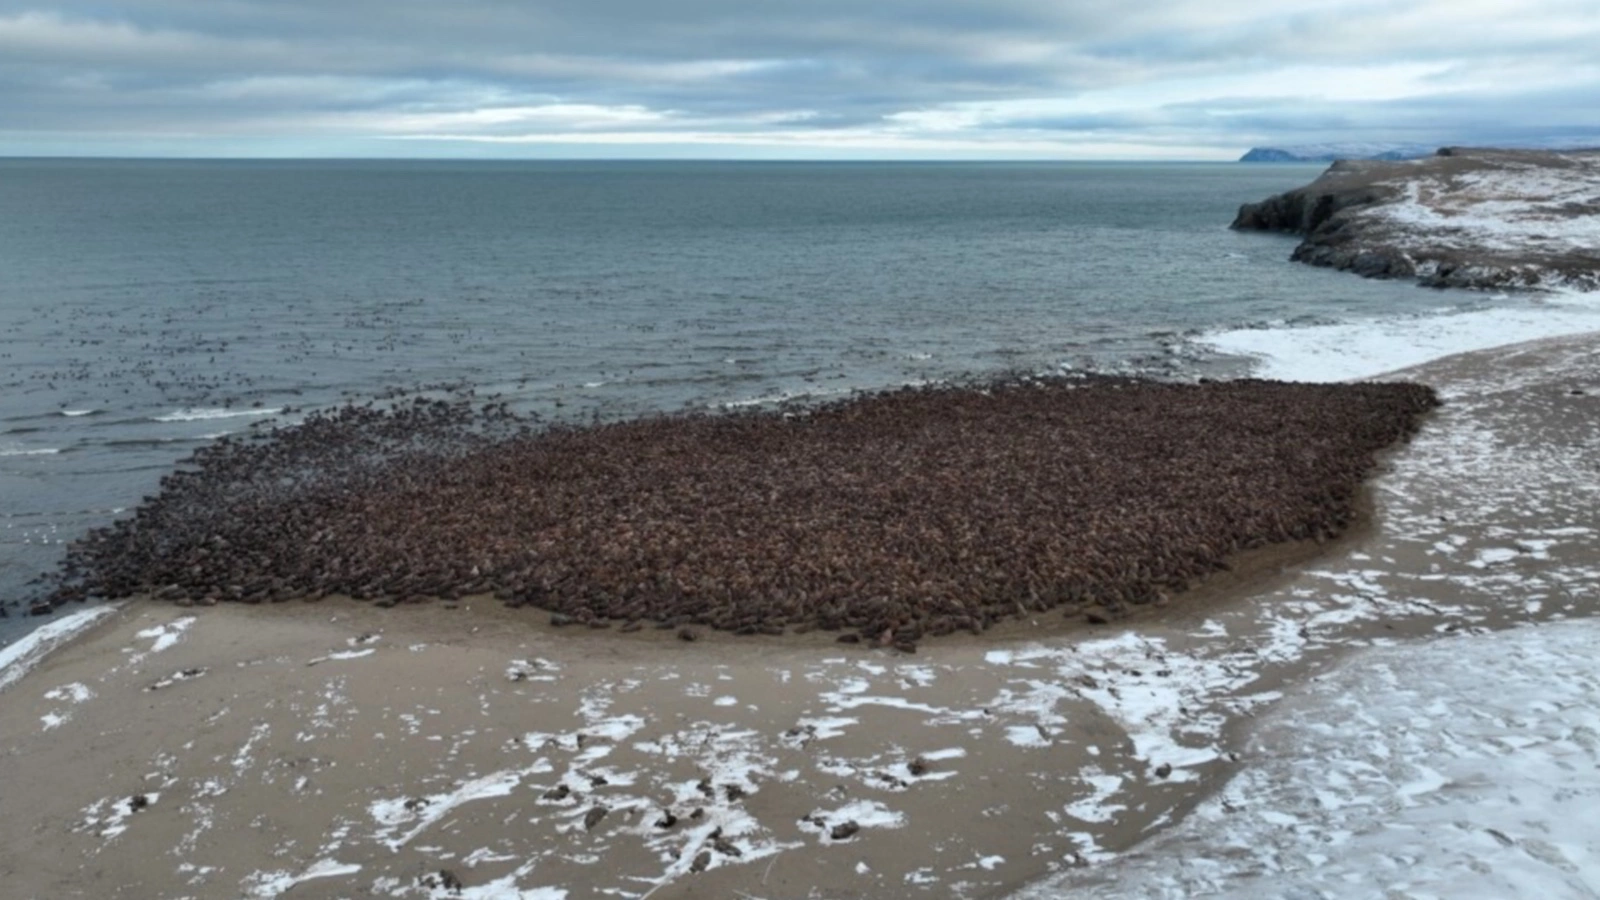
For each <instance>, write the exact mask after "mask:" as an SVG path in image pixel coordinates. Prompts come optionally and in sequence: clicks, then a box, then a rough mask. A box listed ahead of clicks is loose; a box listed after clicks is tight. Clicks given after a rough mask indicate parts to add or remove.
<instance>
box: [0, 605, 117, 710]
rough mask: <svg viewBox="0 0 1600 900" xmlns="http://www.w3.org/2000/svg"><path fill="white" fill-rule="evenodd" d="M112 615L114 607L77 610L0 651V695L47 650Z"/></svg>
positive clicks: (34, 664) (1, 648)
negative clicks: (0, 692)
mask: <svg viewBox="0 0 1600 900" xmlns="http://www.w3.org/2000/svg"><path fill="white" fill-rule="evenodd" d="M116 611H117V607H116V606H95V607H90V608H88V609H81V610H79V611H77V612H75V613H73V614H71V615H68V616H62V617H61V618H59V619H55V620H53V621H50V622H46V623H45V624H43V625H40V626H39V627H38V628H35V629H34V630H32V631H30V632H28V633H27V634H25V635H23V636H22V637H20V638H18V639H17V640H16V641H15V642H13V643H10V644H7V645H6V646H4V647H0V691H3V690H5V689H6V688H8V687H10V686H11V685H12V684H15V683H16V682H17V681H18V680H19V679H21V678H22V676H24V675H26V674H28V670H30V669H32V668H33V667H34V666H36V665H38V664H39V661H40V660H41V659H44V657H45V655H46V654H47V653H49V652H50V651H51V650H54V649H55V648H57V647H59V646H61V645H62V644H64V643H66V642H67V641H68V640H71V639H72V637H73V636H74V635H76V634H77V633H78V632H80V631H83V630H84V629H85V628H88V627H89V626H90V625H93V624H94V623H96V622H98V621H100V620H101V619H102V618H105V617H106V616H108V615H110V614H112V613H113V612H116Z"/></svg>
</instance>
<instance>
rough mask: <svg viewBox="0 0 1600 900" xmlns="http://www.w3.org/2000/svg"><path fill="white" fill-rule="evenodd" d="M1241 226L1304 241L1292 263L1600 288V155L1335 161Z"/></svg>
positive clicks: (1454, 279) (1463, 154)
mask: <svg viewBox="0 0 1600 900" xmlns="http://www.w3.org/2000/svg"><path fill="white" fill-rule="evenodd" d="M1232 227H1233V228H1235V229H1240V230H1259V231H1280V232H1287V233H1290V234H1298V235H1302V236H1303V237H1304V238H1305V240H1304V241H1302V242H1301V243H1300V245H1299V246H1298V247H1296V248H1295V250H1294V254H1293V256H1292V258H1293V259H1295V260H1296V261H1299V262H1304V263H1309V264H1311V265H1315V266H1327V267H1330V268H1335V269H1346V270H1349V271H1353V272H1355V273H1357V274H1359V275H1365V276H1367V277H1369V278H1416V279H1418V280H1419V281H1420V282H1421V283H1422V284H1425V285H1430V286H1434V287H1469V288H1494V289H1505V288H1513V289H1515V288H1521V289H1535V290H1557V289H1564V290H1585V291H1588V290H1596V289H1600V150H1575V151H1552V150H1491V149H1473V148H1461V147H1446V148H1444V149H1441V150H1439V151H1437V152H1436V153H1435V154H1433V155H1431V156H1429V157H1427V158H1423V159H1412V160H1370V159H1369V160H1355V159H1346V160H1340V161H1338V162H1335V163H1334V164H1333V165H1332V166H1330V167H1329V168H1328V170H1327V171H1326V172H1324V173H1323V174H1322V176H1321V177H1319V178H1317V179H1316V180H1315V181H1313V182H1311V183H1310V184H1308V185H1306V186H1305V187H1301V188H1297V189H1295V190H1292V191H1288V192H1287V193H1283V194H1279V195H1277V196H1275V197H1269V198H1267V199H1266V200H1263V201H1261V202H1259V203H1246V204H1245V205H1244V206H1242V207H1241V208H1240V209H1239V215H1238V216H1237V217H1236V218H1235V219H1234V221H1233V226H1232Z"/></svg>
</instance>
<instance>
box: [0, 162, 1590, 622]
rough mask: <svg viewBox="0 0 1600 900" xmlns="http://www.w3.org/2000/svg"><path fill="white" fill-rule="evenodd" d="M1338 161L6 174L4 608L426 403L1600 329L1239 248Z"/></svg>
mask: <svg viewBox="0 0 1600 900" xmlns="http://www.w3.org/2000/svg"><path fill="white" fill-rule="evenodd" d="M1320 168H1321V167H1320V166H1245V165H1237V164H1183V165H1174V164H1110V163H1062V164H902V163H895V164H859V163H831V164H830V163H820V164H819V163H711V162H705V163H682V162H660V163H643V162H609V163H591V162H582V163H580V162H530V163H488V162H473V163H455V162H326V161H324V162H318V161H305V162H220V161H210V162H193V161H104V160H95V161H63V160H54V161H51V160H0V275H3V277H0V602H10V601H17V600H21V599H25V598H26V597H27V596H28V595H29V592H30V590H31V589H30V587H29V582H30V580H32V579H33V578H34V577H36V576H37V575H38V574H39V573H41V572H42V571H45V570H47V569H49V568H50V567H52V566H53V565H54V564H55V562H56V560H57V559H58V558H59V556H60V554H61V553H62V550H63V545H64V543H65V542H67V541H70V540H71V539H73V538H74V537H76V536H78V535H80V534H82V533H83V532H84V531H85V530H86V529H88V528H91V527H94V526H99V525H104V524H106V523H108V522H110V521H113V520H114V519H115V518H116V517H117V516H119V515H125V514H126V510H128V509H129V508H131V507H132V506H134V505H136V504H137V503H138V502H139V500H140V498H141V497H142V496H144V495H146V494H148V493H151V492H153V491H154V490H155V488H156V486H157V482H158V480H159V478H160V477H161V475H162V474H164V473H166V472H167V471H170V470H171V468H172V467H173V466H174V464H176V463H177V462H178V461H179V460H181V459H183V458H184V457H186V456H188V455H189V454H190V453H192V452H193V451H194V449H196V448H197V447H198V446H201V445H202V444H203V443H205V442H207V441H210V440H214V439H215V438H216V437H217V436H219V435H222V434H230V433H239V432H241V431H245V430H248V429H249V428H251V427H252V426H254V425H256V424H258V423H263V422H267V421H292V420H293V419H294V417H295V415H297V413H298V412H299V411H301V410H307V409H314V408H318V407H324V406H329V405H333V404H338V403H341V402H346V401H357V402H364V401H366V400H370V399H373V398H378V397H383V396H385V395H387V394H388V393H389V392H392V391H395V390H416V389H424V388H431V387H439V386H443V385H451V386H458V387H459V386H470V387H472V388H473V389H474V390H476V391H477V392H478V393H479V395H486V394H501V395H503V397H504V398H505V399H507V400H509V401H510V402H511V404H512V405H513V406H514V407H515V408H518V409H522V410H526V411H535V412H538V413H540V414H543V415H546V416H551V417H568V418H587V417H594V416H600V417H607V418H611V417H626V416H634V415H639V414H644V413H649V412H652V411H670V410H677V409H682V408H686V407H687V408H717V407H720V406H724V405H749V404H760V403H767V402H773V401H775V400H778V399H783V398H794V397H801V398H804V397H819V398H825V397H832V396H840V395H843V394H847V393H849V392H850V391H853V390H861V389H872V388H880V387H886V386H891V385H896V384H903V383H908V382H918V381H923V380H928V379H941V378H950V377H959V376H962V375H966V374H974V373H977V374H982V373H990V372H997V371H1002V370H1015V369H1024V370H1031V371H1051V370H1059V369H1062V368H1075V369H1098V370H1111V371H1138V372H1146V373H1150V374H1154V375H1158V376H1161V377H1179V378H1187V377H1195V376H1197V375H1201V374H1209V375H1231V374H1243V373H1246V372H1249V371H1252V370H1256V371H1263V372H1268V373H1270V374H1272V375H1274V376H1275V377H1297V376H1296V372H1297V371H1299V370H1297V369H1296V368H1295V365H1296V361H1297V360H1316V361H1317V365H1316V366H1314V367H1312V368H1310V369H1306V370H1305V373H1304V374H1302V375H1301V376H1300V377H1355V376H1359V375H1362V374H1369V373H1371V372H1376V371H1383V370H1384V369H1385V368H1393V367H1394V365H1385V363H1388V362H1395V363H1396V365H1399V364H1406V363H1409V362H1414V361H1420V360H1416V359H1412V358H1410V357H1412V356H1416V355H1417V354H1419V353H1420V354H1422V355H1423V356H1424V357H1426V356H1427V355H1428V354H1434V355H1437V354H1438V353H1441V352H1447V351H1450V350H1458V349H1470V347H1471V346H1487V345H1489V344H1493V343H1499V342H1503V339H1509V338H1503V339H1501V338H1502V335H1501V334H1500V333H1499V325H1498V324H1497V323H1502V322H1503V321H1505V318H1504V317H1506V316H1512V317H1522V318H1521V319H1518V321H1524V320H1526V321H1525V322H1524V324H1525V325H1526V330H1527V331H1528V333H1529V334H1531V336H1541V335H1542V334H1543V333H1563V332H1566V331H1572V330H1580V329H1579V324H1581V323H1578V324H1575V323H1574V322H1572V321H1568V320H1566V319H1563V318H1562V316H1568V317H1569V318H1570V317H1571V316H1574V315H1576V316H1578V318H1579V319H1582V320H1583V321H1590V320H1593V321H1595V322H1596V324H1595V325H1594V326H1592V327H1600V319H1597V318H1595V316H1594V311H1593V310H1592V309H1590V308H1589V307H1587V306H1582V307H1581V308H1579V309H1578V311H1577V312H1576V313H1574V312H1573V310H1572V309H1571V308H1568V307H1565V306H1562V305H1561V303H1560V302H1547V301H1542V300H1534V299H1530V298H1528V297H1506V296H1503V295H1502V296H1494V297H1492V296H1488V295H1484V294H1475V293H1465V292H1440V291H1433V290H1424V289H1419V288H1416V287H1414V286H1411V285H1409V284H1403V283H1391V282H1374V281H1366V280H1363V279H1360V278H1356V277H1353V276H1350V275H1346V274H1341V273H1335V272H1328V271H1324V270H1318V269H1312V268H1309V267H1304V266H1299V265H1294V264H1291V263H1289V262H1288V261H1287V260H1288V255H1289V252H1290V250H1291V249H1292V247H1293V244H1294V241H1293V239H1291V238H1286V237H1282V236H1274V235H1263V234H1238V233H1234V232H1231V231H1229V230H1228V229H1227V227H1226V226H1227V224H1228V222H1229V221H1230V220H1231V219H1232V217H1233V214H1234V212H1235V211H1236V209H1237V207H1238V205H1239V204H1240V203H1242V202H1245V201H1250V200H1256V199H1260V198H1261V197H1263V196H1266V195H1268V194H1271V193H1275V192H1278V191H1281V190H1285V189H1288V188H1290V187H1294V186H1297V185H1299V184H1302V183H1304V182H1305V181H1307V180H1309V179H1310V178H1312V177H1314V176H1315V175H1316V174H1317V173H1318V172H1319V171H1320ZM1585 317H1587V318H1585ZM1530 323H1531V324H1530ZM1447 325H1448V327H1446V326H1447ZM1441 328H1445V329H1446V330H1447V331H1448V330H1449V328H1454V329H1455V330H1456V333H1457V338H1456V339H1454V340H1451V341H1447V342H1446V344H1447V345H1448V346H1447V347H1445V348H1444V349H1441V346H1440V345H1438V344H1437V342H1435V343H1433V344H1430V343H1428V340H1431V338H1428V336H1429V335H1437V334H1438V333H1440V329H1441ZM1341 329H1343V330H1341ZM1395 333H1399V334H1401V335H1402V337H1401V338H1400V339H1397V340H1395V341H1393V342H1391V343H1390V344H1380V345H1379V350H1377V351H1375V354H1368V355H1366V356H1362V355H1360V354H1359V353H1355V351H1356V350H1358V349H1359V348H1361V347H1363V346H1366V344H1365V343H1364V342H1366V341H1368V339H1369V338H1372V339H1376V338H1374V336H1375V335H1376V336H1385V335H1387V336H1388V337H1387V338H1385V339H1386V340H1387V339H1389V338H1393V336H1394V334H1395ZM1516 334H1517V335H1518V336H1528V335H1524V333H1523V332H1520V331H1519V332H1516ZM1408 335H1409V336H1410V337H1406V336H1408ZM1407 354H1409V356H1408V355H1407ZM25 627H26V625H24V624H23V623H22V622H21V621H20V620H19V617H18V616H17V615H16V612H15V610H14V611H13V614H12V616H11V618H10V619H9V620H5V621H0V644H4V643H5V642H7V641H8V640H12V639H14V638H15V637H16V636H17V635H18V634H20V633H21V629H22V628H25Z"/></svg>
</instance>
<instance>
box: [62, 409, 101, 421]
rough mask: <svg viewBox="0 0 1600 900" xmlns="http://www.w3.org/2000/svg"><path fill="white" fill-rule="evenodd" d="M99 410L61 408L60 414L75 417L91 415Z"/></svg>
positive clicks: (70, 417)
mask: <svg viewBox="0 0 1600 900" xmlns="http://www.w3.org/2000/svg"><path fill="white" fill-rule="evenodd" d="M99 411H100V410H98V409H63V410H62V411H61V414H62V415H63V416H66V417H67V418H69V419H76V418H78V417H79V416H92V415H94V414H95V413H97V412H99Z"/></svg>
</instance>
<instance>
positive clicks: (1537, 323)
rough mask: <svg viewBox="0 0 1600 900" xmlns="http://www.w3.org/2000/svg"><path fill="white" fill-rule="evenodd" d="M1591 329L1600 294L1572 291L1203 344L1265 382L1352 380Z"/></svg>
mask: <svg viewBox="0 0 1600 900" xmlns="http://www.w3.org/2000/svg"><path fill="white" fill-rule="evenodd" d="M1590 331H1600V296H1597V295H1594V294H1577V293H1569V294H1557V295H1551V296H1541V297H1529V298H1527V299H1525V300H1524V301H1523V302H1522V303H1521V304H1520V305H1517V306H1505V307H1497V308H1494V309H1480V310H1473V311H1470V312H1459V313H1450V314H1441V315H1424V316H1406V317H1399V316H1396V317H1393V318H1380V319H1364V320H1358V321H1351V322H1340V323H1337V324H1324V325H1311V326H1306V327H1301V328H1241V329H1235V330H1231V331H1220V332H1212V333H1209V334H1205V335H1202V336H1200V337H1198V338H1196V339H1195V342H1196V343H1197V344H1200V345H1201V346H1204V347H1207V348H1210V349H1212V350H1217V351H1220V352H1222V353H1229V354H1234V355H1238V356H1245V357H1249V358H1251V359H1253V360H1255V363H1256V364H1255V369H1254V372H1253V374H1255V375H1257V376H1258V377H1262V378H1276V379H1282V380H1284V381H1346V380H1350V379H1357V378H1372V377H1374V376H1377V375H1382V374H1384V373H1386V372H1393V371H1395V370H1397V369H1405V368H1409V367H1411V366H1416V365H1421V364H1422V363H1425V362H1428V361H1430V360H1434V359H1439V358H1442V357H1445V356H1452V355H1454V354H1457V353H1467V352H1469V351H1473V350H1487V349H1489V348H1490V347H1500V346H1505V345H1507V344H1519V343H1524V342H1526V341H1536V340H1543V339H1546V338H1553V337H1562V336H1566V335H1573V334H1583V333H1585V332H1590Z"/></svg>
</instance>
